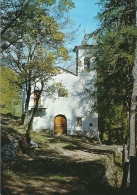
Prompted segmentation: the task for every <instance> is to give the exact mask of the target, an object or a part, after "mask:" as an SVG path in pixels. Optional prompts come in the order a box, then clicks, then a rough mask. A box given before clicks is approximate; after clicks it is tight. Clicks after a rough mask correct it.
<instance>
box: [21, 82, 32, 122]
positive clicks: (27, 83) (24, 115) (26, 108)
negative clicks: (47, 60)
mask: <svg viewBox="0 0 137 195" xmlns="http://www.w3.org/2000/svg"><path fill="white" fill-rule="evenodd" d="M26 91H27V97H26V102H25V111H24V113H23V115H22V124H23V125H26V124H27V123H28V112H29V101H30V96H31V82H30V80H28V81H27V82H26Z"/></svg>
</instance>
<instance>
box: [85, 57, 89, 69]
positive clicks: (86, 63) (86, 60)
mask: <svg viewBox="0 0 137 195" xmlns="http://www.w3.org/2000/svg"><path fill="white" fill-rule="evenodd" d="M84 68H85V69H90V58H88V57H86V58H85V59H84Z"/></svg>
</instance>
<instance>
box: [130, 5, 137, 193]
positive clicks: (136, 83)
mask: <svg viewBox="0 0 137 195" xmlns="http://www.w3.org/2000/svg"><path fill="white" fill-rule="evenodd" d="M136 5H137V1H136ZM136 27H137V11H136ZM132 76H133V87H132V97H131V112H130V140H129V156H130V185H131V190H132V191H133V192H137V187H136V182H137V168H136V166H137V165H136V164H137V147H136V146H137V145H136V144H137V140H136V139H137V137H136V133H137V132H136V131H137V129H136V124H135V123H136V117H137V116H136V108H137V39H136V45H135V61H134V66H133V69H132Z"/></svg>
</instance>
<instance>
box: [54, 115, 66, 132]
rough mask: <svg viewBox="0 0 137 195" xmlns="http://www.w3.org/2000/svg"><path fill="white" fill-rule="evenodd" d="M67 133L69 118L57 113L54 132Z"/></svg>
mask: <svg viewBox="0 0 137 195" xmlns="http://www.w3.org/2000/svg"><path fill="white" fill-rule="evenodd" d="M58 133H59V134H66V133H67V119H66V117H65V116H63V115H57V116H56V117H55V118H54V134H58Z"/></svg>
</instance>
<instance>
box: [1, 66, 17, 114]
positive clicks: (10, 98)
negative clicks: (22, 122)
mask: <svg viewBox="0 0 137 195" xmlns="http://www.w3.org/2000/svg"><path fill="white" fill-rule="evenodd" d="M18 84H19V81H18V78H17V75H16V74H15V73H14V72H13V71H12V70H11V69H10V68H8V67H4V66H2V67H1V112H2V113H4V114H5V113H13V114H15V111H14V110H13V109H15V105H16V106H17V105H18V106H21V97H20V96H19V90H20V88H19V86H18Z"/></svg>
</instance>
